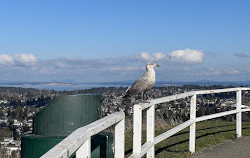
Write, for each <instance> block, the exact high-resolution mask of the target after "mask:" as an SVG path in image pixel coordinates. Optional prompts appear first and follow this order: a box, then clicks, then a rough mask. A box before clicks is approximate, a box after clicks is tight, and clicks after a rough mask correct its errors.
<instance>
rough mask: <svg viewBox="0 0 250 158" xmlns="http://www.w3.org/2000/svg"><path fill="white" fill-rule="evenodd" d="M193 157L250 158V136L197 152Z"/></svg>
mask: <svg viewBox="0 0 250 158" xmlns="http://www.w3.org/2000/svg"><path fill="white" fill-rule="evenodd" d="M193 158H250V137H242V138H237V139H236V140H233V141H229V142H225V143H222V144H218V145H215V146H213V147H210V148H206V149H204V150H202V151H199V152H197V156H194V157H193Z"/></svg>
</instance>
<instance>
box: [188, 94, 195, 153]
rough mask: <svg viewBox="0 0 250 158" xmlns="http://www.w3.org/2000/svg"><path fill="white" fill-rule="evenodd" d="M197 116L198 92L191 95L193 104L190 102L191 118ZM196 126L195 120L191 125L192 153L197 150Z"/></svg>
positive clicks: (190, 145)
mask: <svg viewBox="0 0 250 158" xmlns="http://www.w3.org/2000/svg"><path fill="white" fill-rule="evenodd" d="M195 118H196V94H195V95H193V96H192V97H191V104H190V120H195ZM195 126H196V123H195V122H194V123H193V124H192V125H190V130H189V151H190V152H191V153H194V152H195V132H196V131H195Z"/></svg>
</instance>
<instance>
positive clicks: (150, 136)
mask: <svg viewBox="0 0 250 158" xmlns="http://www.w3.org/2000/svg"><path fill="white" fill-rule="evenodd" d="M154 138H155V105H152V106H151V107H150V108H149V109H148V110H147V142H148V143H151V144H152V143H153V142H154ZM154 157H155V147H154V145H153V146H152V147H151V149H149V150H148V152H147V158H154Z"/></svg>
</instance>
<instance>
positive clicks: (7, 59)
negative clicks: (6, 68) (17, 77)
mask: <svg viewBox="0 0 250 158" xmlns="http://www.w3.org/2000/svg"><path fill="white" fill-rule="evenodd" d="M13 63H14V59H13V58H12V56H9V55H7V54H0V65H8V64H13Z"/></svg>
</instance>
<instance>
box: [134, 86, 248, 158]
mask: <svg viewBox="0 0 250 158" xmlns="http://www.w3.org/2000/svg"><path fill="white" fill-rule="evenodd" d="M242 90H250V88H228V89H217V90H203V91H192V92H187V93H182V94H177V95H172V96H167V97H163V98H158V99H153V100H148V102H149V103H144V104H136V105H134V118H133V119H134V125H133V132H134V135H133V154H132V155H131V156H129V158H140V157H142V156H143V155H145V154H147V158H154V157H155V151H154V148H155V145H156V144H158V143H160V142H161V141H163V140H165V139H167V138H168V137H170V136H172V135H174V134H176V133H177V132H179V131H181V130H183V129H184V128H186V127H188V126H190V131H189V151H190V152H191V153H194V152H195V133H196V122H200V121H204V120H208V119H213V118H217V117H221V116H226V115H231V114H236V134H237V137H241V136H242V132H241V129H242V128H241V120H242V118H241V113H242V112H246V111H250V108H247V109H242V108H241V102H242V101H241V97H242V96H241V95H242ZM223 92H236V109H235V110H231V111H226V112H221V113H216V114H211V115H206V116H202V117H196V96H197V95H202V94H212V93H223ZM186 97H191V103H190V119H189V120H188V121H186V122H184V123H182V124H180V125H178V126H176V127H174V128H172V129H170V130H168V131H166V132H165V133H163V134H161V135H158V136H157V137H155V135H154V134H155V105H156V104H160V103H164V102H169V101H173V100H178V99H182V98H186ZM142 110H146V111H147V130H146V131H147V133H146V135H147V138H146V142H145V143H144V144H143V145H142Z"/></svg>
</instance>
